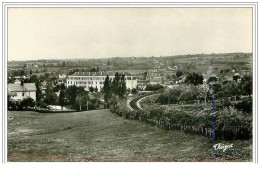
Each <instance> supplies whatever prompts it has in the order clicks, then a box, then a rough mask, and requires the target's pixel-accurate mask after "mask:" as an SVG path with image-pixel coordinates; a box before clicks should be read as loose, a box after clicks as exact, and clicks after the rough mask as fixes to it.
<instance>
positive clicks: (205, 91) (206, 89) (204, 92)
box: [197, 83, 215, 105]
mask: <svg viewBox="0 0 260 189" xmlns="http://www.w3.org/2000/svg"><path fill="white" fill-rule="evenodd" d="M197 89H198V91H199V94H200V95H202V97H203V98H204V102H205V105H206V103H207V95H208V92H209V86H208V85H207V84H206V83H204V84H202V85H198V87H197ZM214 93H215V91H214Z"/></svg>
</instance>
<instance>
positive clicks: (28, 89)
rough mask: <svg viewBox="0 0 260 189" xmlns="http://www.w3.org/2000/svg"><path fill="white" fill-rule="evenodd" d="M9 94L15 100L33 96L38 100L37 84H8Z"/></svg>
mask: <svg viewBox="0 0 260 189" xmlns="http://www.w3.org/2000/svg"><path fill="white" fill-rule="evenodd" d="M8 96H10V99H11V100H13V101H21V100H23V99H25V98H29V97H30V98H32V99H33V100H34V101H35V102H36V86H35V83H24V84H23V85H21V84H15V83H11V84H8Z"/></svg>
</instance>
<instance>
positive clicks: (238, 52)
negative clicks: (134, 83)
mask: <svg viewBox="0 0 260 189" xmlns="http://www.w3.org/2000/svg"><path fill="white" fill-rule="evenodd" d="M213 54H216V55H217V54H253V53H252V52H227V53H195V54H178V55H162V56H114V57H102V58H101V57H100V58H39V59H28V60H8V61H7V62H14V61H15V62H23V61H39V60H91V59H94V60H95V59H113V58H150V57H154V58H160V57H174V56H188V55H190V56H194V55H213Z"/></svg>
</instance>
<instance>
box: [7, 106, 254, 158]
mask: <svg viewBox="0 0 260 189" xmlns="http://www.w3.org/2000/svg"><path fill="white" fill-rule="evenodd" d="M216 142H218V141H216ZM219 142H221V141H219ZM229 142H230V143H232V144H233V145H234V147H233V148H231V149H228V150H227V151H226V152H222V151H216V160H217V161H228V160H229V161H251V156H252V155H251V148H252V146H251V143H252V142H250V141H229ZM211 153H212V147H211V140H210V139H209V138H206V137H204V136H199V135H192V134H184V133H182V132H180V131H174V130H164V129H160V128H157V127H155V126H151V125H149V124H144V123H141V122H138V121H134V120H126V119H123V118H122V117H119V116H117V115H116V114H112V113H111V112H110V111H109V110H98V111H87V112H75V113H59V114H51V113H38V112H30V111H23V112H19V111H12V112H10V111H9V112H8V161H212V159H211Z"/></svg>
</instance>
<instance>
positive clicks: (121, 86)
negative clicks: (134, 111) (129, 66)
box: [118, 74, 126, 99]
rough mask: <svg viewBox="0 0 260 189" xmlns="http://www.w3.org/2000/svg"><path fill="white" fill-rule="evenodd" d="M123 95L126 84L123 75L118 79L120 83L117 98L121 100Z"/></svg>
mask: <svg viewBox="0 0 260 189" xmlns="http://www.w3.org/2000/svg"><path fill="white" fill-rule="evenodd" d="M125 94H126V82H125V75H124V74H123V75H122V76H121V79H120V82H119V87H118V96H119V98H121V99H122V98H123V97H124V95H125Z"/></svg>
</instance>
